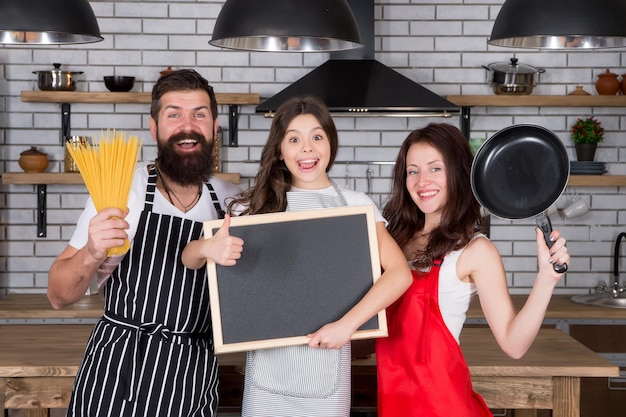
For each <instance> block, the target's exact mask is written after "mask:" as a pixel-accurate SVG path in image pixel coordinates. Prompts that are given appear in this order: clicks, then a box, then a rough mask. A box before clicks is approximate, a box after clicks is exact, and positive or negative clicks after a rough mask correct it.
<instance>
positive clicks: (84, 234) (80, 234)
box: [69, 164, 242, 287]
mask: <svg viewBox="0 0 626 417" xmlns="http://www.w3.org/2000/svg"><path fill="white" fill-rule="evenodd" d="M146 167H147V164H146V165H144V166H142V167H140V168H137V170H136V171H135V175H134V177H133V183H132V186H131V190H130V194H129V196H128V209H129V211H128V215H127V216H126V221H127V222H128V223H129V224H130V228H129V229H128V230H127V233H128V238H129V240H130V241H131V242H132V241H133V239H134V237H135V233H137V226H138V224H139V218H140V216H141V212H142V211H143V208H144V205H145V201H146V186H147V185H148V169H147V168H146ZM210 182H211V185H212V186H213V189H214V190H215V193H216V194H217V197H218V199H219V201H220V204H221V206H222V210H224V211H226V208H227V205H228V200H229V198H230V197H232V196H234V195H236V194H238V193H240V192H241V190H242V189H241V187H240V186H238V185H235V184H233V183H231V182H229V181H224V180H222V179H219V178H211V181H210ZM203 187H204V188H203V190H202V195H201V196H200V200H199V201H198V203H197V204H196V205H195V206H194V207H193V208H192V209H191V210H189V211H188V212H187V213H183V212H182V211H180V210H179V209H177V208H176V207H175V206H174V205H172V204H171V203H170V202H169V200H168V199H167V198H166V197H165V196H163V195H162V194H161V192H160V191H159V190H155V192H154V203H153V206H152V211H153V212H154V213H160V214H165V215H170V216H176V217H181V218H183V219H190V220H194V221H197V222H203V221H206V220H216V219H217V218H218V217H217V213H216V211H215V209H214V206H213V202H212V200H211V193H210V192H209V189H208V188H207V187H206V186H203ZM95 215H96V208H95V206H94V204H93V200H92V199H91V197H90V198H88V199H87V202H86V203H85V209H84V210H83V212H82V213H81V215H80V217H79V218H78V222H77V224H76V230H74V234H73V235H72V238H71V239H70V241H69V245H70V246H72V247H74V248H76V249H81V248H82V247H83V246H85V245H86V244H87V239H88V230H89V221H90V220H91V219H92V218H93V217H94V216H95ZM123 257H124V256H123V255H122V256H116V257H111V258H107V260H106V261H105V263H104V264H103V265H102V266H101V267H100V270H99V271H98V287H101V286H102V284H103V283H104V281H105V280H106V278H107V277H108V276H109V275H110V274H111V272H113V269H114V268H115V266H116V265H117V264H118V263H119V262H121V260H122V258H123Z"/></svg>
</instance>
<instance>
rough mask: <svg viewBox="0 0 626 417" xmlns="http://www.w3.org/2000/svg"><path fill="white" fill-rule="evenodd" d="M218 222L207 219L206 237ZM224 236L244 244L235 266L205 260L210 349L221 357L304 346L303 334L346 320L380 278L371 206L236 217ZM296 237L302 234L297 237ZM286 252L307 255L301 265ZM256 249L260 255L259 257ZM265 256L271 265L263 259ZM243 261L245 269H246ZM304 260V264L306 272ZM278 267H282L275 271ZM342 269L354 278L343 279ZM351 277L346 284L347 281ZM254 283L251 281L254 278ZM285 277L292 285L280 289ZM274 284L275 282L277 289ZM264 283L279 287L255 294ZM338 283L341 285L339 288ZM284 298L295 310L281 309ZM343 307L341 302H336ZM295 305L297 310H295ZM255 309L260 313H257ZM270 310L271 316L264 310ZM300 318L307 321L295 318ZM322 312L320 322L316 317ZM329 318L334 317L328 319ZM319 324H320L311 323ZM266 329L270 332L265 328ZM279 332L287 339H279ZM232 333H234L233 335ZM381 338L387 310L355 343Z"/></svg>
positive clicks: (362, 330) (359, 332) (358, 333)
mask: <svg viewBox="0 0 626 417" xmlns="http://www.w3.org/2000/svg"><path fill="white" fill-rule="evenodd" d="M222 223H223V220H211V221H206V222H204V236H205V238H207V239H208V238H210V237H212V236H213V234H214V233H216V232H217V230H218V229H219V227H220V226H221V225H222ZM229 233H230V234H231V235H233V236H239V237H242V238H243V239H244V250H243V253H242V258H241V259H239V260H238V262H237V265H235V266H220V265H216V264H215V263H214V262H211V261H210V260H209V261H208V262H207V275H208V281H209V293H210V303H211V312H212V325H213V336H214V344H215V346H214V348H215V352H216V353H218V354H219V353H229V352H241V351H247V350H256V349H265V348H272V347H280V346H294V345H302V344H307V343H308V341H309V338H308V337H306V334H307V333H312V332H314V331H316V330H318V329H319V327H321V326H322V325H323V324H326V323H328V322H332V321H334V320H337V319H339V318H340V317H341V316H343V314H345V312H347V311H348V310H349V309H350V308H352V306H353V305H354V304H356V302H358V301H359V300H360V299H361V298H362V297H363V295H365V293H366V292H367V291H368V290H369V288H371V286H372V285H373V284H374V283H375V282H376V281H377V280H378V279H379V278H380V275H381V267H380V259H379V254H378V240H377V238H376V219H375V214H374V208H373V207H372V206H347V207H338V208H326V209H318V210H306V211H296V212H281V213H271V214H260V215H253V216H241V217H233V218H231V225H230V229H229ZM298 233H300V234H301V236H299V237H298ZM305 233H306V239H302V234H305ZM292 235H293V236H292ZM292 240H293V241H292ZM279 242H280V243H279ZM301 244H304V246H305V247H306V250H304V251H303V250H301ZM286 245H289V246H286ZM336 245H339V246H338V247H336ZM297 248H299V249H297ZM285 249H287V251H291V252H292V254H291V255H294V254H295V253H296V252H297V253H298V254H299V255H297V256H296V258H299V257H302V253H305V255H304V257H306V260H304V262H302V259H301V260H300V261H299V262H300V263H298V262H295V261H290V262H287V261H286V259H291V258H290V257H289V256H287V257H286V256H285V253H284V252H285ZM346 250H348V251H352V254H351V256H345V253H346ZM256 251H258V252H259V254H260V255H261V254H262V256H257V255H256V254H255V252H256ZM281 251H282V252H281ZM320 256H322V257H324V259H323V262H320V261H319V260H317V258H318V257H320ZM246 259H254V260H255V262H259V263H260V265H259V264H257V263H254V264H252V265H250V262H251V261H250V262H248V261H246ZM268 259H271V260H273V261H272V262H270V261H267V262H266V261H264V260H268ZM277 260H278V261H277ZM246 262H248V263H249V264H248V265H245V264H246ZM264 262H265V263H264ZM302 263H307V264H308V267H307V266H305V265H302ZM276 265H279V267H280V268H285V269H284V270H283V269H281V273H279V274H276V272H275V271H274V268H276ZM320 269H321V270H322V272H321V273H320ZM346 270H348V271H350V272H351V273H349V274H346ZM283 271H284V274H283V273H282V272H283ZM353 271H359V273H353ZM252 275H254V276H252ZM348 275H349V278H350V279H349V280H346V277H347V276H348ZM258 276H264V278H265V281H259V278H258ZM285 277H290V278H287V279H286V278H285ZM255 279H256V281H251V280H255ZM294 279H297V280H294ZM281 280H283V281H281ZM284 280H287V281H289V280H291V281H293V283H294V284H297V285H291V286H290V285H285V282H284ZM274 281H278V282H279V283H280V285H277V284H276V283H275V282H274ZM318 281H319V282H318ZM261 282H271V285H276V287H275V289H276V290H277V291H273V290H267V291H265V290H264V289H261V290H259V289H258V288H256V287H255V286H259V285H260V284H259V283H261ZM250 283H252V285H251V284H250ZM331 283H332V285H329V284H331ZM336 283H340V286H343V287H342V288H341V289H339V288H337V287H338V286H337V285H336ZM313 284H315V285H313ZM302 287H306V290H307V291H313V292H314V293H313V294H311V293H310V292H309V293H307V294H306V295H305V296H303V295H302V294H299V291H302V290H303V289H302ZM311 287H314V288H313V289H311ZM278 290H279V291H278ZM329 294H330V295H329ZM294 297H298V298H294ZM329 297H331V298H332V297H337V298H340V299H341V300H340V302H339V303H334V301H333V300H328V298H329ZM259 300H261V301H259ZM285 300H288V301H289V303H287V304H289V305H290V306H292V308H289V307H287V309H286V310H284V312H283V310H282V308H283V306H284V305H285ZM294 300H297V301H294ZM309 300H310V301H309ZM329 302H330V303H332V305H330V306H328V305H326V306H324V303H329ZM310 303H313V305H314V306H315V307H318V306H319V305H321V306H322V307H323V308H314V309H313V310H314V311H311V309H310V307H311V305H309V304H310ZM341 303H344V305H336V304H341ZM293 304H297V306H295V308H293ZM304 304H307V306H308V307H309V309H308V310H307V309H306V307H303V305H304ZM255 305H256V306H258V307H255ZM259 305H260V306H259ZM275 306H281V310H280V312H277V311H274V310H277V307H275ZM255 308H258V309H259V310H263V311H258V310H257V311H255ZM267 310H272V312H270V313H267ZM297 310H302V311H304V312H302V311H297ZM332 310H336V311H332ZM299 315H303V316H305V317H298V316H299ZM319 315H321V316H323V317H324V319H322V318H321V317H318V316H319ZM329 315H330V316H332V317H335V318H333V319H330V320H329V319H328V317H329ZM265 316H267V319H266V318H265ZM263 320H267V322H264V321H263ZM316 320H322V322H321V323H320V324H319V325H318V324H315V325H313V324H312V323H314V322H315V321H316ZM299 321H304V322H305V323H302V327H307V326H309V328H305V329H302V328H301V327H299V325H300V323H299ZM248 323H249V324H248ZM246 326H248V327H246ZM292 326H293V327H294V329H292V328H291V327H292ZM310 326H312V327H310ZM266 328H271V329H272V330H268V331H266V330H262V329H266ZM295 328H297V330H296V329H295ZM283 332H287V334H282V333H283ZM234 333H236V334H237V336H235V337H232V336H230V335H231V334H234ZM275 333H281V334H279V335H277V334H275ZM386 336H387V319H386V315H385V310H382V311H380V312H379V313H378V314H377V315H375V316H374V317H372V318H371V319H370V320H369V321H368V322H366V323H365V324H364V325H363V326H361V327H360V328H359V330H357V331H356V332H355V333H354V334H353V336H352V339H353V340H357V339H371V338H377V337H386Z"/></svg>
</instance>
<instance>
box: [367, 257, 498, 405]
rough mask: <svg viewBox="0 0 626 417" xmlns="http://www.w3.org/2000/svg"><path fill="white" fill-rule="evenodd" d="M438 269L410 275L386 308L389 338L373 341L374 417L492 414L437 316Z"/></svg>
mask: <svg viewBox="0 0 626 417" xmlns="http://www.w3.org/2000/svg"><path fill="white" fill-rule="evenodd" d="M440 266H441V261H436V262H435V265H434V266H433V267H432V269H431V270H430V272H428V273H426V274H424V275H420V274H419V273H418V272H417V271H412V272H413V284H412V285H411V287H409V289H408V290H407V291H406V292H405V293H404V295H403V296H402V297H401V298H400V299H398V301H396V302H395V303H394V304H393V305H391V306H389V307H388V308H387V323H388V331H389V337H386V338H381V339H377V340H376V362H377V365H378V415H379V417H398V416H403V417H410V416H415V417H417V416H419V417H424V416H451V415H454V416H463V417H483V416H491V415H492V414H491V412H490V411H489V408H488V407H487V405H486V404H485V402H484V400H483V399H482V398H481V397H480V396H479V395H478V394H476V393H475V392H474V391H473V390H472V381H471V378H470V373H469V369H468V367H467V364H466V363H465V359H464V358H463V353H462V352H461V348H460V346H459V344H458V343H457V342H456V340H455V339H454V337H453V336H452V334H451V333H450V331H449V330H448V328H447V327H446V324H445V323H444V321H443V318H442V316H441V313H440V311H439V301H438V288H439V286H438V282H439V268H440Z"/></svg>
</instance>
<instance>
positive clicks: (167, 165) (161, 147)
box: [157, 131, 213, 186]
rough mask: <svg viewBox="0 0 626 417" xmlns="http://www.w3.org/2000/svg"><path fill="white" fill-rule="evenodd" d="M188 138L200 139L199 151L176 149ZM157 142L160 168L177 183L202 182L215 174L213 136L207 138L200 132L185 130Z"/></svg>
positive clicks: (193, 183) (195, 183)
mask: <svg viewBox="0 0 626 417" xmlns="http://www.w3.org/2000/svg"><path fill="white" fill-rule="evenodd" d="M157 137H158V131H157ZM188 138H190V139H194V140H196V141H198V143H199V144H200V150H199V151H196V152H193V153H185V152H179V151H178V150H177V149H176V147H177V143H178V142H179V141H181V140H183V139H188ZM157 144H158V145H157V163H158V168H159V170H160V171H161V172H163V173H164V174H165V175H167V176H168V178H169V179H171V180H172V181H174V182H176V183H177V184H180V185H182V186H191V185H198V184H202V183H203V182H205V181H207V180H208V179H209V178H210V177H211V175H212V174H213V138H211V140H207V139H206V138H205V137H204V136H202V135H201V134H200V133H195V132H183V133H178V134H176V135H173V136H171V137H170V138H169V139H168V140H167V142H165V143H162V142H161V141H157Z"/></svg>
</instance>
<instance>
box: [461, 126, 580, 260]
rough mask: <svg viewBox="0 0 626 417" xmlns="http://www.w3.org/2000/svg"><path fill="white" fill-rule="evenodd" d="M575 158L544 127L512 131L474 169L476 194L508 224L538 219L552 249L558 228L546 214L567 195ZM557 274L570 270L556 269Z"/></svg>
mask: <svg viewBox="0 0 626 417" xmlns="http://www.w3.org/2000/svg"><path fill="white" fill-rule="evenodd" d="M569 167H570V164H569V158H568V157H567V151H566V150H565V147H564V146H563V143H562V142H561V140H560V139H559V138H558V137H557V136H556V135H555V134H554V133H552V132H551V131H549V130H548V129H545V128H543V127H541V126H536V125H529V124H521V125H514V126H510V127H507V128H505V129H502V130H500V131H499V132H497V133H496V134H494V135H493V136H492V137H490V138H489V139H488V140H487V141H486V142H485V143H484V144H483V145H482V146H481V147H480V149H479V150H478V152H476V156H475V157H474V162H473V163H472V171H471V182H472V191H473V193H474V196H475V197H476V199H477V200H478V202H479V203H480V204H481V205H482V206H483V207H485V208H486V209H487V210H488V211H489V212H490V213H492V214H493V215H495V216H498V217H501V218H504V219H525V218H530V217H535V220H536V223H537V226H538V227H539V228H540V229H541V230H542V232H543V234H544V238H545V241H546V244H547V245H548V247H552V245H553V244H554V242H552V241H550V238H549V236H550V232H552V225H551V223H550V219H549V218H548V216H546V215H545V214H544V212H545V211H546V210H547V209H548V207H550V206H551V205H552V203H554V202H555V201H556V200H557V198H559V196H560V195H561V193H563V190H564V189H565V187H566V186H567V180H568V178H569ZM554 269H555V271H557V272H565V271H567V265H557V264H555V265H554Z"/></svg>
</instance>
